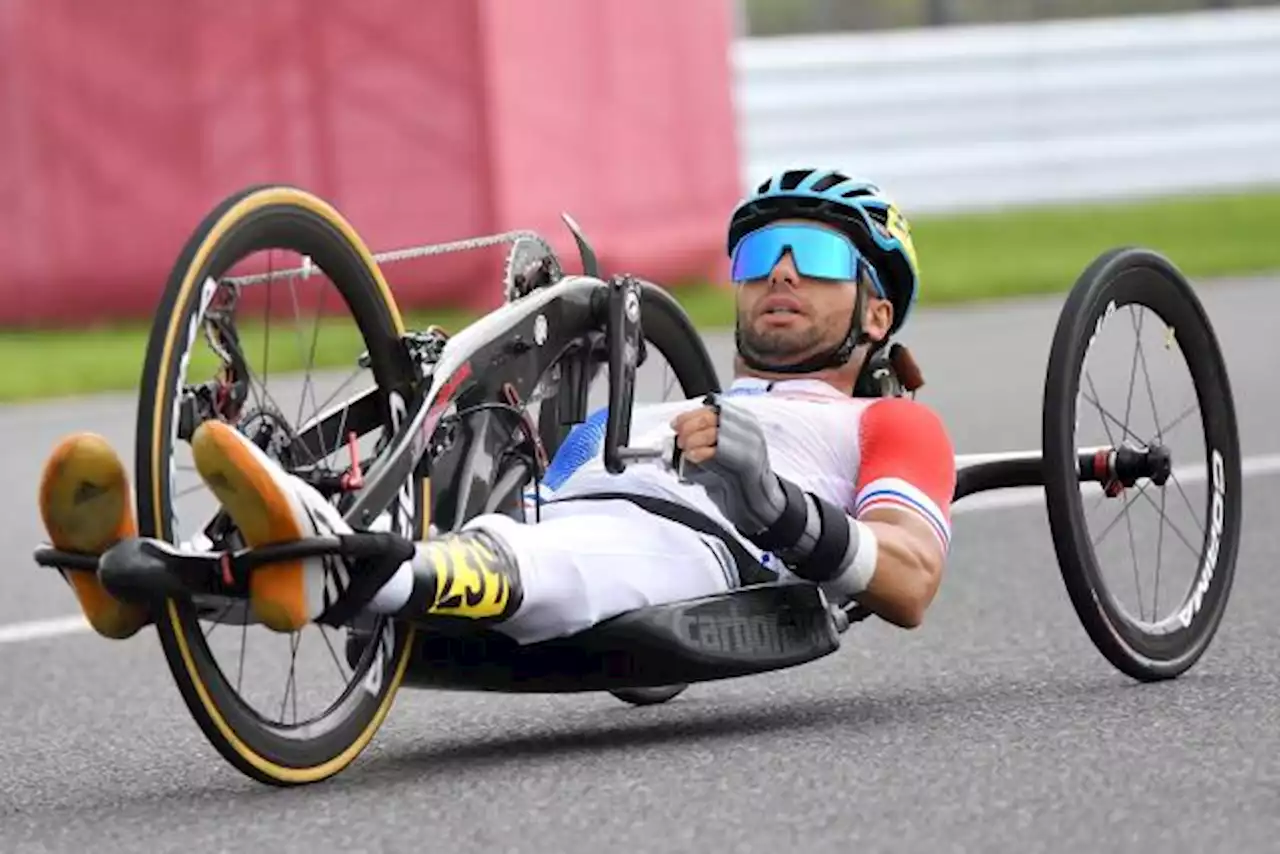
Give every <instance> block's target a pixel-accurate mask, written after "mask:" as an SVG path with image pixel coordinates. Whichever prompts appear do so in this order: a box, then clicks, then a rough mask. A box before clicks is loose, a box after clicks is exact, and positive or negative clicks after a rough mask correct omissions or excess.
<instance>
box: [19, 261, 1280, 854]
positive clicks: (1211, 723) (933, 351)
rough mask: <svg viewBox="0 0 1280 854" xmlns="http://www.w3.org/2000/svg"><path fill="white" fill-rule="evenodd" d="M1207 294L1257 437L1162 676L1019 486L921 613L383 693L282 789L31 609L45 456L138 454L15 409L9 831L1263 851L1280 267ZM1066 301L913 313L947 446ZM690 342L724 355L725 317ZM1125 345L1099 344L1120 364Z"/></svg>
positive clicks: (1271, 677)
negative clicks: (364, 727)
mask: <svg viewBox="0 0 1280 854" xmlns="http://www.w3.org/2000/svg"><path fill="white" fill-rule="evenodd" d="M1203 296H1204V299H1205V301H1206V304H1207V305H1208V307H1209V310H1210V312H1211V313H1212V316H1213V319H1214V322H1215V324H1217V327H1218V330H1219V334H1220V336H1221V338H1222V340H1223V344H1224V347H1225V350H1226V353H1227V357H1228V361H1229V365H1230V370H1231V372H1232V373H1231V376H1232V382H1233V384H1234V388H1235V391H1236V394H1237V407H1238V411H1239V417H1240V425H1241V435H1242V440H1243V444H1244V450H1245V453H1246V455H1248V456H1249V457H1251V458H1253V459H1255V460H1259V461H1260V463H1259V464H1258V465H1257V466H1256V467H1255V468H1256V471H1255V474H1254V476H1251V477H1250V478H1249V479H1248V480H1247V482H1246V487H1247V507H1246V517H1245V525H1246V531H1245V539H1244V544H1243V548H1242V552H1241V555H1240V561H1239V564H1238V566H1239V572H1238V576H1237V582H1236V588H1235V593H1234V597H1233V599H1232V603H1231V606H1230V608H1229V610H1228V613H1227V618H1226V621H1225V624H1224V625H1223V628H1222V630H1221V632H1220V633H1219V635H1218V637H1217V639H1216V641H1215V643H1214V645H1213V646H1212V648H1211V649H1210V651H1209V653H1208V654H1207V655H1206V656H1205V658H1204V659H1202V661H1201V663H1200V664H1199V665H1198V666H1197V667H1196V668H1195V669H1194V670H1193V671H1191V672H1190V673H1189V674H1187V675H1185V676H1184V677H1183V678H1181V679H1180V680H1178V681H1176V682H1173V683H1164V684H1159V685H1138V684H1136V683H1134V682H1132V681H1130V680H1129V679H1127V678H1126V677H1124V676H1122V675H1120V674H1119V673H1117V672H1115V671H1114V670H1113V669H1112V668H1111V667H1110V665H1108V664H1107V662H1106V661H1105V660H1104V659H1103V658H1102V657H1101V656H1100V655H1099V654H1098V653H1097V652H1095V651H1094V649H1093V648H1092V647H1091V646H1090V644H1089V642H1088V640H1087V638H1086V636H1085V634H1084V632H1083V631H1082V630H1081V628H1080V626H1079V624H1078V622H1077V620H1076V618H1075V615H1074V613H1073V612H1072V611H1071V608H1070V605H1069V603H1068V600H1067V598H1066V595H1065V592H1064V590H1063V587H1062V583H1061V580H1060V577H1059V575H1058V571H1057V568H1056V564H1055V561H1054V556H1053V550H1052V545H1051V542H1050V539H1049V535H1048V530H1047V524H1046V521H1045V517H1044V512H1043V509H1042V506H1041V505H1040V504H1038V503H1034V502H1032V503H1029V504H1022V505H1017V506H1006V507H981V506H976V505H975V508H974V509H970V510H969V511H968V512H957V515H956V518H955V540H954V546H953V553H952V558H951V561H950V566H949V570H948V577H947V579H946V582H945V583H944V585H943V588H942V591H941V593H940V595H939V598H938V600H937V602H936V603H935V605H934V607H933V609H932V610H931V612H930V614H929V617H928V620H927V622H926V625H925V626H924V627H922V628H921V629H919V630H917V631H915V632H902V631H900V630H896V629H893V628H891V627H889V626H887V625H883V624H875V623H868V624H864V625H862V626H859V627H855V628H854V629H853V630H852V631H851V632H850V633H849V634H848V635H846V640H845V646H844V649H842V650H841V651H840V652H839V653H837V654H836V655H834V656H831V657H829V658H827V659H824V660H822V661H819V662H816V663H814V664H811V665H809V666H806V667H803V668H800V669H797V670H793V671H788V672H782V673H776V674H771V675H766V676H761V677H755V678H751V679H744V680H734V681H728V682H722V683H716V684H708V685H701V686H695V687H693V688H691V689H690V690H689V691H688V692H686V693H685V694H684V695H682V696H681V697H680V698H678V699H677V700H676V701H674V702H672V703H671V704H669V705H666V706H662V707H655V708H648V709H631V708H629V707H626V706H624V705H623V704H621V703H619V702H618V701H616V700H614V699H613V698H611V697H609V696H607V695H583V696H570V697H503V696H488V695H485V696H477V695H467V694H445V693H416V692H402V693H401V695H400V698H399V700H398V705H397V707H396V708H395V710H394V711H393V713H392V715H391V716H390V718H389V720H388V721H387V723H386V725H385V726H384V728H383V729H382V731H381V733H380V734H379V736H378V737H377V738H376V739H375V741H374V743H373V745H372V746H371V747H370V749H369V750H368V751H367V752H366V754H365V755H364V756H363V757H362V758H361V759H360V760H359V761H358V762H357V763H356V764H355V765H353V766H352V767H351V768H349V769H348V770H347V771H346V772H345V773H344V774H343V775H341V776H340V777H339V778H337V779H336V780H333V781H331V782H329V783H326V784H322V785H318V786H314V787H310V788H307V789H304V790H296V791H288V792H281V791H276V790H271V789H267V788H265V787H262V786H259V785H257V784H255V783H252V782H250V781H248V780H247V779H244V778H242V777H241V776H240V775H239V774H238V773H236V772H235V771H233V770H232V769H231V768H230V767H229V766H227V765H226V764H225V763H224V762H223V761H222V760H221V759H220V758H219V757H218V756H217V755H216V754H215V753H214V751H213V750H212V748H211V747H210V746H209V745H208V744H207V743H206V742H205V740H204V738H203V736H202V735H201V734H200V732H199V731H198V729H197V728H196V726H195V724H194V723H193V722H192V720H191V719H190V717H189V716H188V714H187V712H186V710H185V708H184V706H183V705H182V703H181V701H180V698H179V696H178V693H177V691H176V689H175V688H174V686H173V684H172V682H171V681H170V678H169V676H168V672H167V669H166V667H165V664H164V661H163V659H162V657H161V654H160V650H159V647H158V644H157V643H156V642H155V639H154V635H153V634H152V633H150V632H145V633H143V634H142V635H140V636H138V637H136V638H134V639H132V640H130V641H127V642H124V643H112V642H108V641H104V640H101V639H99V638H98V637H97V636H95V635H92V634H86V633H75V632H73V633H58V634H51V635H49V636H45V637H35V638H31V637H26V638H24V637H23V636H22V635H23V633H24V632H26V634H28V635H29V634H31V631H28V630H29V629H31V627H32V625H33V623H32V621H38V620H43V619H46V618H57V617H62V616H66V615H69V614H74V613H75V612H74V604H73V602H72V600H71V597H70V595H69V593H68V592H67V591H66V589H65V588H64V587H63V586H62V583H61V582H60V581H58V580H57V579H56V578H54V577H52V576H51V574H50V573H48V571H44V570H40V569H39V568H37V567H35V566H34V565H33V564H32V563H31V561H30V559H29V557H28V555H29V550H30V548H31V547H32V545H33V544H34V543H36V542H37V541H38V540H39V539H40V538H41V536H42V535H41V531H40V528H39V522H38V518H37V515H36V511H35V506H34V496H35V491H36V482H37V481H36V478H37V476H38V472H39V467H40V463H41V459H42V457H43V455H44V454H45V453H46V452H47V451H48V449H49V448H50V447H51V446H52V444H53V443H54V442H55V441H56V439H57V437H58V436H59V435H61V434H62V433H64V432H66V431H69V430H73V429H80V428H85V427H89V428H92V429H95V430H98V431H100V432H102V433H103V434H105V435H107V436H108V437H109V438H111V439H112V440H113V441H114V442H116V443H117V444H118V445H119V446H120V447H121V448H122V450H123V451H124V452H125V455H126V457H131V449H132V445H131V442H132V434H133V415H134V413H133V402H132V400H131V399H129V398H128V397H105V398H101V399H95V400H91V401H69V402H60V403H56V404H41V405H33V406H12V407H6V408H4V409H3V410H0V434H2V435H3V436H4V437H5V442H3V443H0V465H2V466H3V471H5V472H6V474H7V475H8V478H9V483H10V489H9V491H8V493H7V494H8V495H9V499H8V502H7V503H6V504H5V505H4V506H3V507H0V537H2V538H3V541H4V542H5V543H6V544H8V546H9V548H10V560H9V561H8V563H7V566H6V567H5V568H4V570H3V571H2V572H0V638H2V639H4V642H2V643H0V684H2V685H3V686H4V688H3V702H2V703H0V758H2V759H3V762H2V764H0V851H4V852H14V854H17V852H37V851H94V852H109V851H129V852H136V851H148V852H162V851H181V852H184V854H196V852H208V851H250V850H271V851H278V852H286V851H305V852H320V851H339V850H341V851H411V852H414V851H426V850H438V851H449V852H458V854H461V852H469V851H485V852H495V851H547V852H565V853H566V854H569V852H584V854H586V852H591V853H592V854H594V852H598V851H606V850H607V851H615V850H617V851H629V852H634V851H655V852H658V851H661V852H674V851H699V852H703V851H709V850H714V851H735V852H753V851H761V852H763V851H777V850H783V849H791V850H805V851H846V850H856V851H929V852H952V851H957V852H958V851H983V852H994V851H1011V852H1019V854H1030V852H1040V851H1046V852H1047V851H1080V850H1092V851H1098V852H1104V851H1145V850H1151V849H1155V848H1158V849H1159V850H1162V851H1168V852H1181V851H1187V852H1201V851H1211V850H1213V851H1233V852H1247V851H1270V850H1274V844H1275V839H1276V838H1277V833H1280V711H1277V705H1276V699H1277V696H1280V694H1278V691H1280V679H1278V678H1277V672H1278V668H1277V662H1278V661H1280V633H1278V632H1276V631H1275V628H1274V626H1275V620H1274V615H1275V614H1276V613H1277V612H1278V611H1280V587H1278V586H1277V585H1276V583H1275V581H1274V578H1275V576H1274V567H1275V565H1276V563H1277V561H1278V556H1280V526H1277V525H1276V524H1274V521H1273V520H1276V519H1278V518H1280V477H1277V476H1276V475H1275V474H1273V472H1274V471H1275V469H1276V466H1275V465H1274V461H1275V459H1276V458H1275V456H1274V455H1276V454H1278V453H1280V431H1277V430H1276V429H1275V428H1274V426H1273V425H1274V424H1275V423H1276V421H1277V419H1278V418H1280V394H1278V393H1277V391H1276V383H1275V382H1274V375H1275V373H1276V369H1277V368H1278V367H1280V343H1277V340H1276V338H1275V331H1274V320H1273V318H1275V317H1277V316H1280V291H1277V289H1276V285H1275V283H1274V282H1238V283H1222V284H1218V285H1215V286H1213V287H1210V288H1206V289H1205V290H1204V291H1203ZM1058 306H1059V302H1058V300H1056V299H1049V300H1030V301H1026V302H1020V303H1016V304H1005V305H1001V306H997V307H975V308H968V309H964V310H948V311H923V310H922V311H920V312H919V315H918V316H917V317H916V319H915V321H914V322H913V329H912V332H911V334H910V335H909V336H908V337H906V338H905V339H904V340H905V341H906V342H907V343H909V344H910V345H911V346H912V348H913V351H914V352H915V353H916V354H917V356H918V358H919V361H920V363H921V365H922V367H923V369H924V372H925V375H926V378H927V380H928V385H927V386H926V388H925V389H924V390H922V392H921V399H923V400H925V401H927V402H929V403H931V404H933V405H934V406H935V407H937V408H938V409H939V411H941V412H942V413H943V415H944V416H945V418H946V419H947V421H948V423H949V424H950V425H951V429H952V433H953V437H954V439H955V442H956V445H957V449H958V450H960V451H962V452H970V451H972V452H985V451H999V450H1010V449H1022V448H1035V447H1037V446H1038V443H1039V424H1040V422H1039V418H1040V408H1039V407H1040V399H1041V393H1042V383H1043V371H1044V364H1045V359H1046V357H1047V353H1048V341H1049V337H1050V334H1051V332H1052V329H1053V326H1054V323H1055V322H1056V320H1057V311H1058ZM1127 340H1128V342H1129V346H1130V347H1131V346H1132V336H1131V335H1130V337H1129V338H1128V339H1127ZM712 343H713V346H714V347H715V352H716V355H717V357H718V358H719V359H720V364H722V365H724V366H725V367H726V368H727V366H728V357H727V354H728V352H729V349H728V347H727V342H726V341H724V340H719V339H717V340H714V341H713V342H712ZM1127 358H1128V357H1127V356H1124V357H1123V358H1118V360H1117V362H1116V363H1113V365H1112V366H1105V365H1104V366H1102V367H1098V368H1095V369H1094V370H1095V372H1096V374H1097V375H1098V376H1099V378H1100V379H1101V378H1102V376H1103V375H1108V376H1113V377H1116V378H1117V379H1116V381H1117V382H1122V383H1123V382H1127V378H1128V370H1129V367H1128V361H1127ZM1254 389H1256V390H1254ZM1246 390H1249V391H1248V392H1247V393H1245V391H1246ZM1158 391H1160V392H1161V394H1165V393H1166V392H1167V397H1168V400H1167V401H1165V400H1160V401H1158V403H1159V404H1160V405H1159V406H1158V407H1157V408H1158V409H1160V410H1161V412H1162V413H1169V412H1176V411H1177V409H1176V407H1177V406H1179V405H1180V404H1179V401H1178V399H1177V398H1178V390H1177V389H1176V388H1174V387H1173V385H1172V381H1171V380H1170V381H1165V380H1160V381H1159V382H1158ZM1187 393H1188V394H1189V392H1187ZM1106 394H1107V392H1106V391H1105V390H1104V400H1105V399H1108V398H1106V396H1105V395H1106ZM1120 400H1122V401H1123V398H1120ZM1117 405H1118V406H1120V407H1121V408H1122V407H1123V403H1121V404H1117ZM1165 420H1167V418H1166V419H1165ZM1191 430H1192V433H1193V435H1194V432H1195V430H1194V428H1191ZM1196 490H1200V491H1199V492H1197V491H1196ZM1186 491H1187V493H1188V494H1189V495H1190V497H1191V502H1192V503H1198V502H1199V500H1200V499H1199V497H1198V496H1200V495H1203V486H1202V484H1197V483H1196V482H1195V481H1194V479H1190V478H1189V479H1188V480H1187V481H1186ZM1176 503H1181V501H1180V499H1179V500H1178V501H1177V502H1176ZM1099 518H1104V517H1103V516H1102V515H1100V516H1099ZM1139 522H1141V524H1142V526H1143V527H1144V528H1145V531H1146V532H1145V533H1138V534H1136V536H1137V540H1136V543H1137V550H1138V552H1139V553H1140V554H1146V555H1154V554H1155V552H1154V542H1155V531H1156V527H1155V525H1154V522H1153V519H1152V517H1151V514H1149V513H1148V516H1147V517H1146V518H1144V519H1135V525H1137V524H1138V523H1139ZM1195 523H1196V522H1195V521H1188V522H1185V523H1181V522H1180V523H1178V524H1186V525H1193V524H1195ZM1112 536H1113V537H1116V538H1117V542H1118V543H1119V545H1117V546H1116V548H1117V549H1119V551H1117V552H1116V554H1117V555H1120V556H1121V557H1123V556H1127V555H1128V554H1129V552H1128V543H1127V541H1125V540H1124V539H1123V535H1112ZM1177 548H1178V547H1177V546H1170V547H1169V554H1170V555H1171V556H1176V549H1177ZM1144 550H1145V551H1144ZM1183 557H1184V558H1185V557H1186V553H1185V550H1184V552H1183ZM1144 560H1145V558H1144ZM1149 563H1150V561H1149V560H1148V564H1149ZM1117 571H1119V572H1129V573H1130V574H1132V569H1131V564H1124V565H1123V566H1120V567H1119V568H1118V569H1117ZM1146 571H1147V572H1148V573H1150V572H1151V570H1150V569H1147V570H1146ZM1177 583H1185V577H1184V578H1183V579H1182V580H1181V581H1179V582H1177ZM1173 586H1174V583H1173V582H1170V583H1167V584H1166V587H1168V588H1172V587H1173ZM1147 595H1148V597H1150V595H1151V594H1150V593H1148V594H1147ZM1164 607H1165V608H1166V610H1167V608H1168V603H1165V605H1164ZM6 632H7V634H6ZM285 643H286V642H285V641H284V640H280V645H281V646H284V645H285Z"/></svg>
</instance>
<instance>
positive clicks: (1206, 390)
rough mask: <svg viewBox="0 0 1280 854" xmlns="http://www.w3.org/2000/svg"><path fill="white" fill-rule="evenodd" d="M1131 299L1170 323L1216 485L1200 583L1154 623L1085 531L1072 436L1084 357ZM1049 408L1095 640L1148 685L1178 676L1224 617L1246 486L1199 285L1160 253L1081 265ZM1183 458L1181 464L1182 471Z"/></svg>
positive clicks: (1063, 541)
mask: <svg viewBox="0 0 1280 854" xmlns="http://www.w3.org/2000/svg"><path fill="white" fill-rule="evenodd" d="M1126 305H1138V306H1142V307H1145V308H1147V309H1149V310H1151V311H1153V312H1154V313H1155V314H1156V315H1158V316H1159V317H1160V318H1161V320H1162V321H1163V322H1164V323H1166V324H1167V325H1168V327H1170V328H1171V330H1172V337H1170V338H1167V339H1166V340H1167V341H1175V340H1176V342H1177V344H1178V345H1179V346H1180V348H1181V351H1182V353H1183V356H1184V359H1185V362H1186V364H1187V367H1188V369H1189V370H1190V373H1191V377H1192V382H1193V384H1194V388H1195V398H1196V402H1197V404H1198V406H1199V409H1200V412H1201V418H1200V425H1201V428H1202V430H1203V432H1204V437H1205V457H1206V459H1205V462H1206V464H1207V465H1208V467H1209V469H1208V470H1209V477H1210V480H1209V481H1208V482H1209V484H1210V485H1211V487H1212V488H1211V489H1210V498H1209V500H1208V501H1207V504H1208V507H1207V514H1206V519H1207V520H1208V523H1207V524H1205V526H1204V527H1205V535H1204V539H1203V540H1202V542H1201V545H1200V552H1199V557H1198V559H1197V563H1196V566H1197V570H1196V578H1195V581H1194V582H1193V583H1192V584H1191V585H1189V587H1188V589H1187V592H1186V596H1185V597H1184V598H1183V599H1182V604H1181V606H1180V607H1179V609H1178V610H1177V611H1176V612H1175V615H1174V616H1173V617H1170V618H1168V619H1166V620H1162V621H1160V622H1159V623H1155V624H1152V625H1151V626H1150V627H1147V626H1144V625H1142V624H1140V623H1139V622H1138V621H1135V620H1133V619H1132V618H1131V617H1130V616H1129V615H1128V614H1127V612H1125V611H1124V610H1123V609H1122V608H1121V607H1120V606H1119V604H1118V600H1117V597H1116V594H1115V591H1113V590H1110V589H1108V587H1107V586H1106V583H1105V581H1104V579H1103V577H1102V573H1101V571H1100V566H1099V560H1098V555H1097V553H1096V552H1095V550H1094V547H1093V545H1092V543H1091V541H1090V538H1089V535H1088V532H1087V530H1086V528H1087V525H1086V519H1085V511H1084V506H1083V498H1082V496H1081V492H1080V474H1079V472H1080V468H1079V466H1080V463H1079V461H1078V454H1077V447H1076V441H1075V435H1074V434H1075V431H1076V429H1077V426H1078V421H1077V417H1078V414H1077V405H1078V402H1079V399H1080V392H1081V374H1082V369H1083V364H1084V361H1085V359H1086V357H1087V354H1088V351H1089V349H1090V347H1091V345H1092V343H1093V342H1094V340H1095V339H1096V337H1097V333H1098V331H1100V330H1101V328H1102V325H1103V324H1104V323H1105V322H1106V319H1107V317H1108V316H1109V314H1110V313H1111V312H1113V311H1115V310H1117V309H1119V308H1122V307H1124V306H1126ZM1136 359H1137V356H1136V355H1135V361H1136ZM1153 405H1154V404H1153ZM1043 416H1044V421H1043V436H1042V438H1043V442H1044V455H1045V456H1044V478H1045V494H1046V496H1045V497H1046V507H1047V511H1048V519H1049V525H1050V529H1051V532H1052V536H1053V545H1054V550H1055V551H1056V553H1057V558H1058V564H1059V568H1060V570H1061V573H1062V579H1063V582H1064V583H1065V585H1066V588H1067V593H1068V594H1069V596H1070V599H1071V604H1072V607H1073V608H1074V610H1075V612H1076V614H1077V616H1078V617H1079V619H1080V622H1081V623H1082V625H1083V626H1084V629H1085V631H1086V632H1087V633H1088V636H1089V638H1090V640H1091V641H1092V642H1093V644H1094V646H1095V647H1096V648H1097V649H1098V651H1099V652H1101V653H1102V655H1103V656H1105V657H1106V659H1107V660H1108V661H1109V662H1111V664H1112V665H1114V666H1115V667H1116V668H1117V669H1118V670H1120V671H1121V672H1122V673H1124V674H1126V675H1128V676H1131V677H1133V678H1134V679H1137V680H1140V681H1156V680H1162V679H1171V678H1175V677H1177V676H1179V675H1180V674H1182V673H1184V672H1185V671H1186V670H1187V669H1189V668H1190V667H1191V666H1192V665H1193V664H1195V663H1196V662H1197V661H1198V660H1199V659H1200V657H1201V656H1202V655H1203V654H1204V652H1205V650H1206V649H1207V648H1208V646H1209V644H1210V642H1211V641H1212V639H1213V637H1214V635H1215V634H1216V632H1217V630H1218V626H1219V625H1220V623H1221V621H1222V617H1223V613H1224V610H1225V608H1226V605H1227V600H1228V598H1229V596H1230V592H1231V587H1232V583H1233V580H1234V576H1235V564H1236V557H1237V554H1238V551H1239V547H1240V531H1241V516H1242V485H1243V484H1242V473H1241V462H1240V442H1239V435H1238V428H1237V424H1236V413H1235V406H1234V402H1233V398H1232V393H1231V385H1230V382H1229V378H1228V376H1227V368H1226V364H1225V361H1224V359H1223V356H1222V351H1221V349H1220V347H1219V344H1218V340H1217V338H1216V336H1215V334H1214V331H1213V328H1212V325H1211V323H1210V321H1209V318H1208V316H1207V314H1206V313H1205V310H1204V307H1203V306H1202V305H1201V303H1200V300H1199V299H1198V297H1197V296H1196V294H1195V291H1194V290H1193V288H1192V287H1191V285H1190V284H1189V283H1188V281H1187V280H1186V278H1184V277H1183V275H1182V274H1181V273H1180V272H1179V271H1178V270H1177V268H1175V267H1174V265H1173V264H1172V263H1170V262H1169V261H1168V260H1166V259H1165V258H1163V257H1162V256H1160V255H1159V254H1156V253H1154V252H1150V251H1147V250H1144V249H1140V248H1123V249H1116V250H1112V251H1110V252H1108V253H1106V254H1104V255H1102V256H1100V257H1099V258H1098V259H1097V260H1095V261H1094V262H1093V263H1092V264H1091V265H1090V266H1089V267H1088V268H1087V269H1086V270H1085V271H1084V273H1083V274H1082V275H1081V276H1080V278H1079V280H1077V282H1076V283H1075V286H1074V287H1073V289H1072V291H1071V293H1070V294H1069V296H1068V298H1067V300H1066V303H1065V305H1064V306H1063V309H1062V314H1061V316H1060V317H1059V320H1058V325H1057V329H1056V331H1055V333H1054V337H1053V342H1052V345H1051V349H1050V354H1049V363H1048V370H1047V373H1046V377H1045V387H1044V412H1043ZM1189 423H1194V422H1189ZM1178 462H1179V461H1178V460H1173V463H1174V466H1175V468H1176V466H1177V464H1178ZM1188 506H1189V507H1190V504H1189V503H1188ZM1214 540H1216V543H1215V542H1214Z"/></svg>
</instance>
